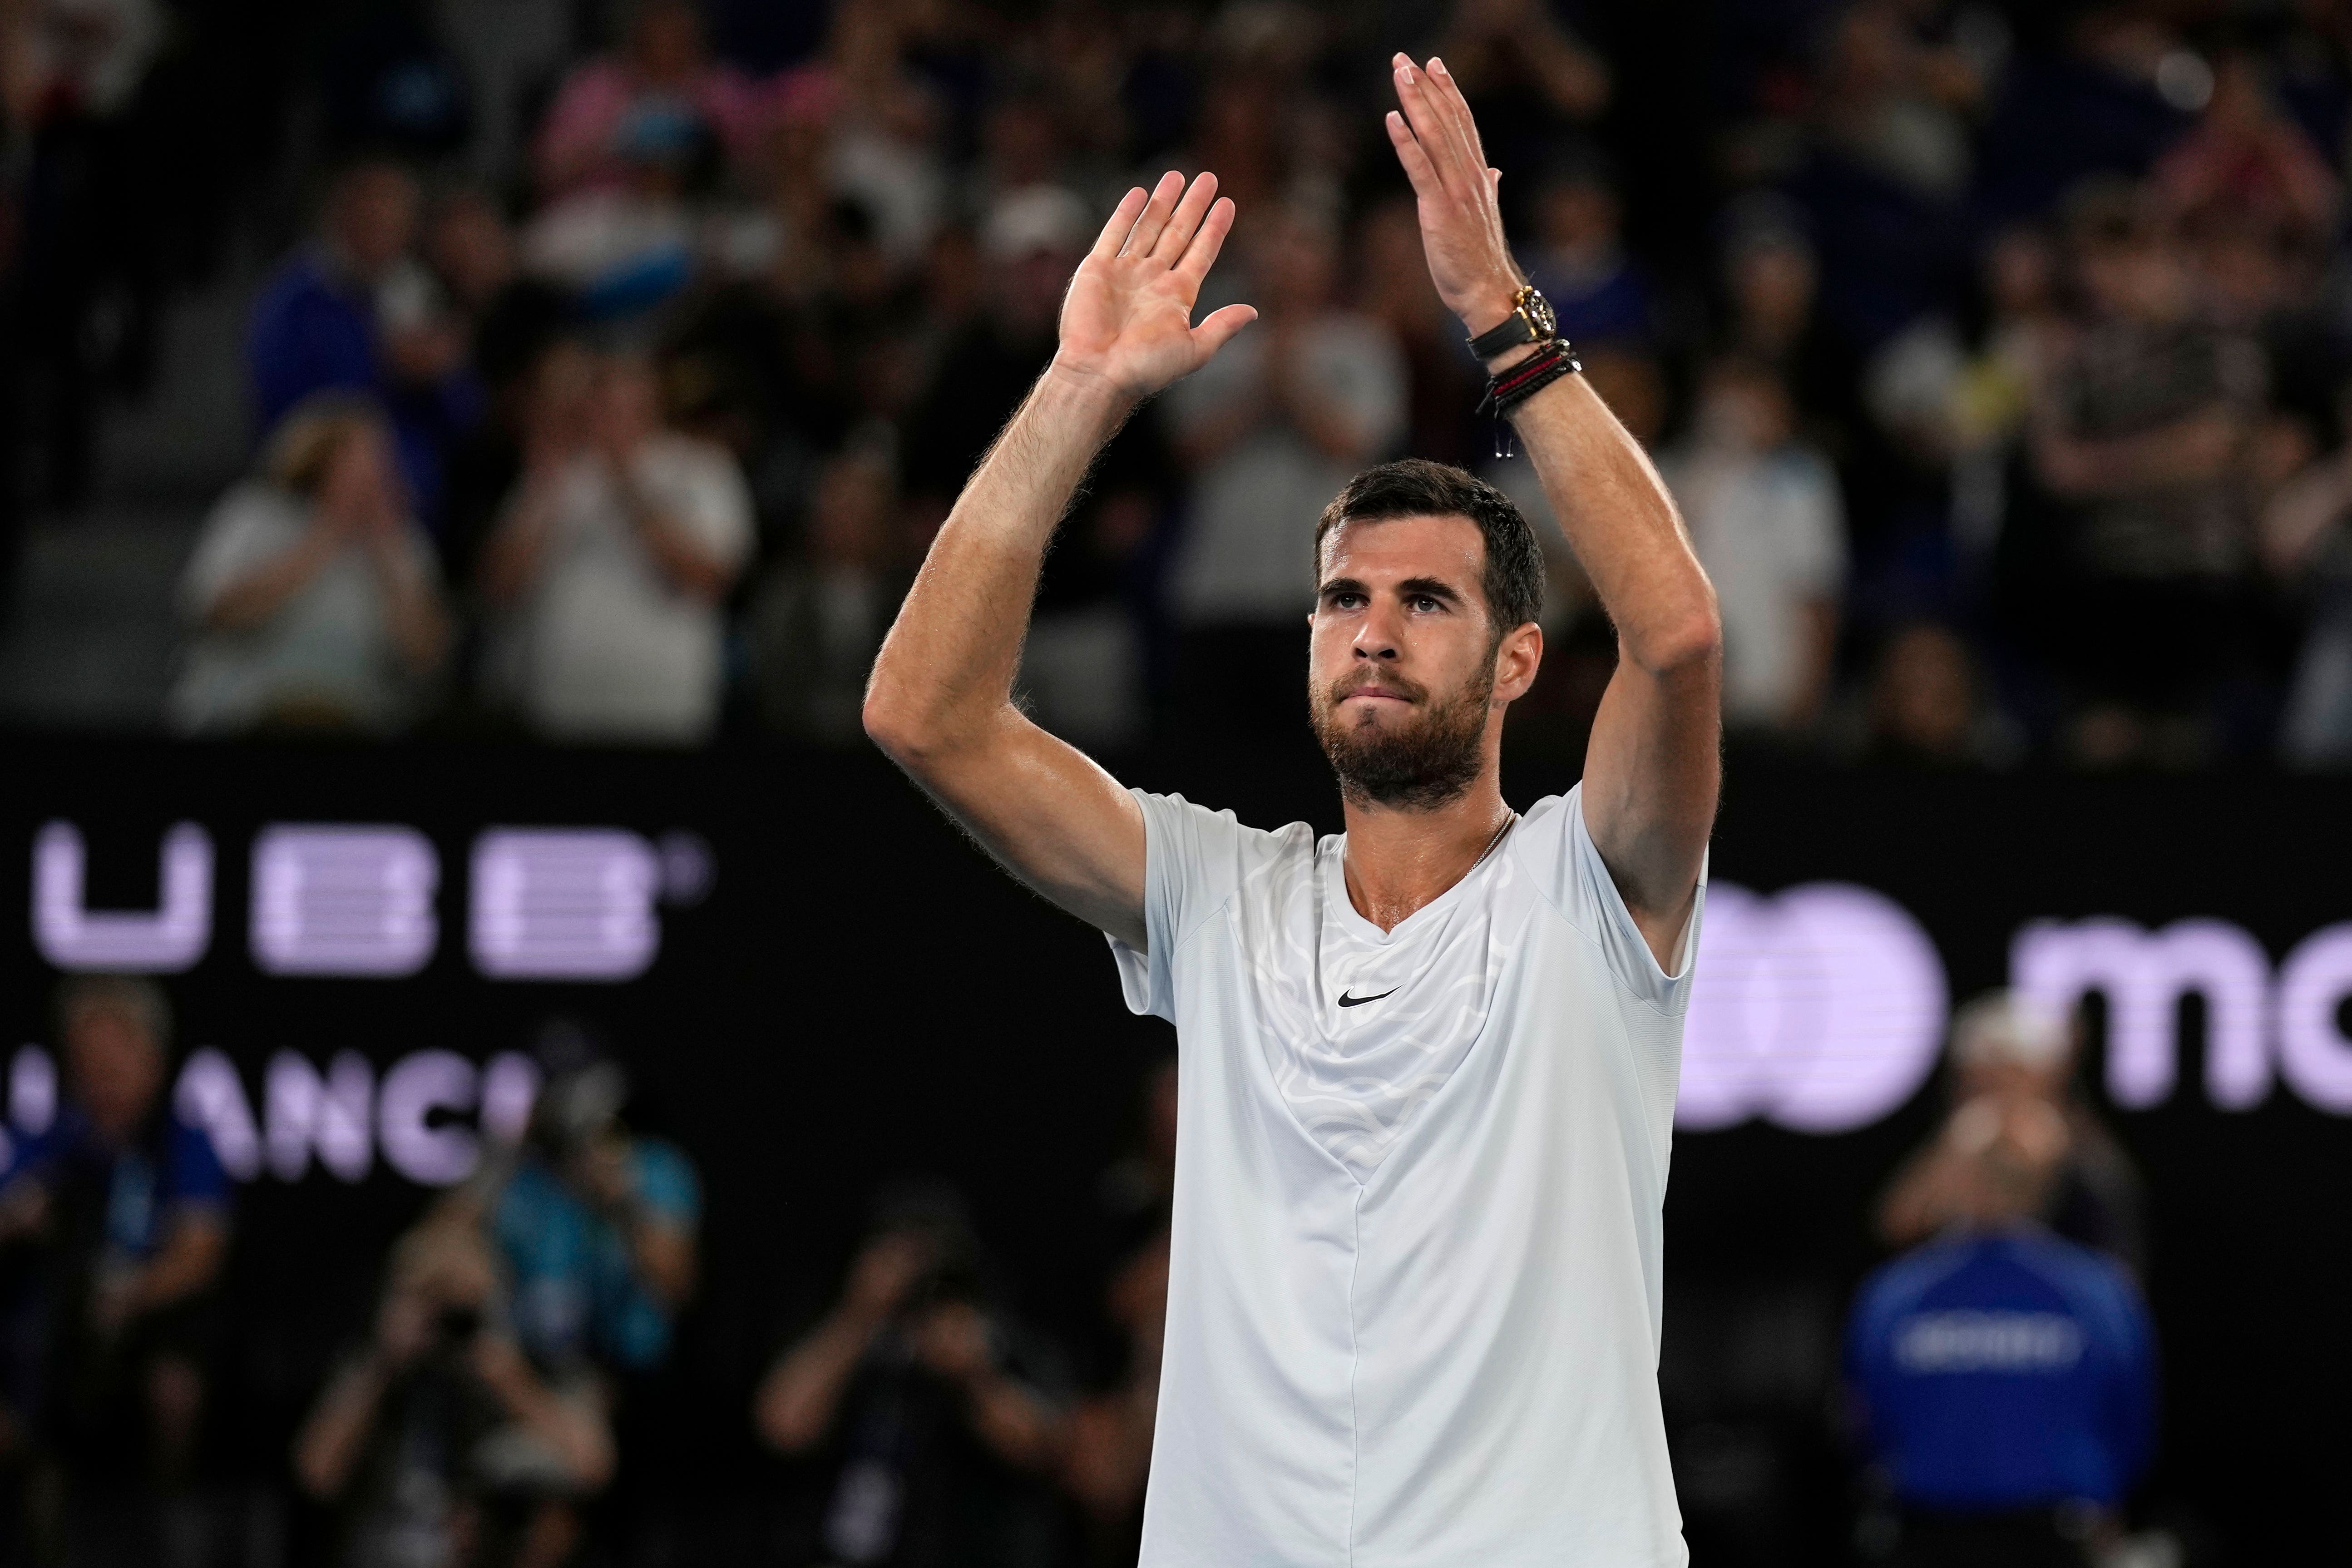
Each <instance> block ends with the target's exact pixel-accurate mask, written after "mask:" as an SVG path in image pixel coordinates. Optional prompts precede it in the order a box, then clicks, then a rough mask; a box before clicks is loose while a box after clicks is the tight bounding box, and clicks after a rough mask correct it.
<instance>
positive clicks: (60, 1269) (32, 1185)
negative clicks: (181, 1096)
mask: <svg viewBox="0 0 2352 1568" xmlns="http://www.w3.org/2000/svg"><path fill="white" fill-rule="evenodd" d="M58 1028H59V1031H60V1033H61V1035H62V1037H63V1040H64V1045H65V1057H66V1079H65V1095H64V1097H63V1100H62V1101H61V1102H60V1103H58V1104H57V1105H56V1106H55V1108H54V1111H53V1113H52V1114H51V1115H50V1116H49V1118H48V1120H47V1125H46V1126H32V1127H27V1126H26V1125H24V1124H23V1122H21V1121H20V1122H19V1124H18V1129H17V1131H18V1136H17V1137H16V1140H15V1142H14V1149H13V1152H12V1153H11V1155H10V1157H9V1159H8V1161H7V1163H6V1166H5V1173H0V1244H5V1245H9V1246H12V1247H28V1248H31V1249H32V1250H33V1251H34V1252H35V1254H36V1261H35V1267H34V1268H33V1270H32V1275H33V1279H34V1280H35V1284H34V1289H35V1291H36V1292H37V1299H38V1301H39V1307H38V1309H37V1314H36V1317H35V1319H34V1321H37V1322H38V1323H39V1324H40V1325H41V1326H40V1328H39V1330H38V1331H37V1335H38V1337H37V1341H36V1342H34V1343H32V1344H30V1345H27V1346H24V1347H22V1353H25V1354H26V1356H27V1359H29V1360H31V1361H32V1362H33V1363H34V1364H35V1365H36V1366H37V1372H36V1373H35V1377H36V1379H37V1384H36V1386H37V1394H36V1396H35V1399H34V1402H33V1412H34V1415H35V1426H36V1431H37V1436H38V1439H39V1443H40V1452H41V1454H42V1456H43V1458H44V1459H45V1460H47V1463H48V1465H49V1466H50V1467H52V1468H51V1469H50V1470H49V1473H48V1475H47V1480H46V1481H45V1482H44V1483H43V1484H44V1485H46V1486H47V1487H50V1488H54V1489H58V1490H60V1491H61V1493H62V1495H61V1497H54V1502H53V1506H54V1507H55V1508H56V1510H57V1512H56V1515H55V1525H56V1528H57V1529H58V1531H59V1532H60V1534H61V1536H62V1540H61V1542H58V1544H59V1545H60V1546H61V1547H62V1550H63V1552H64V1553H65V1555H66V1558H67V1560H68V1561H70V1562H75V1563H165V1564H177V1563H184V1562H185V1561H187V1557H186V1548H185V1546H184V1541H185V1532H186V1531H188V1530H189V1529H190V1528H191V1527H192V1526H193V1527H194V1528H198V1529H201V1528H202V1525H201V1520H202V1513H201V1505H200V1504H198V1503H197V1502H196V1501H195V1500H194V1494H193V1493H192V1490H191V1488H192V1485H193V1483H194V1481H195V1480H196V1479H197V1475H196V1467H197V1462H198V1458H199V1438H200V1436H201V1434H202V1431H203V1426H204V1421H205V1414H206V1410H205V1406H206V1403H207V1398H208V1394H209V1387H210V1375H211V1369H210V1367H209V1366H208V1364H207V1362H208V1351H209V1346H210V1342H211V1340H212V1338H213V1334H212V1330H213V1326H214V1325H213V1321H212V1318H213V1313H212V1303H213V1299H214V1293H215V1289H216V1287H217V1286H218V1285H219V1283H220V1280H221V1274H222V1269H223V1267H224V1265H225V1264H226V1260H227V1257H228V1241H229V1219H230V1210H231V1202H230V1188H229V1180H228V1176H227V1173H226V1172H224V1171H223V1170H222V1169H221V1163H220V1161H219V1159H218V1158H217V1157H215V1154H214V1152H213V1147H212V1143H211V1142H210V1141H209V1140H208V1139H207V1138H206V1137H205V1134H204V1133H203V1132H202V1131H198V1130H197V1129H196V1128H194V1127H192V1126H190V1125H188V1124H187V1123H186V1122H184V1121H182V1120H181V1119H180V1117H179V1114H178V1112H177V1111H176V1110H173V1107H172V1106H171V1105H170V1104H169V1103H168V1098H167V1096H166V1094H165V1086H166V1084H167V1082H168V1075H167V1071H166V1069H167V1068H168V1067H169V1052H170V1047H171V1032H172V1017H171V1008H170V1005H169V1003H168V1002H167V1001H166V1000H165V998H164V995H163V991H162V990H161V989H160V988H159V987H158V986H156V985H155V984H154V983H153V982H152V981H148V980H139V979H125V978H116V977H110V976H99V975H88V976H81V977H79V978H76V979H73V980H69V981H68V982H66V984H64V986H63V987H62V988H61V989H60V991H59V994H58ZM53 1496H54V1494H53Z"/></svg>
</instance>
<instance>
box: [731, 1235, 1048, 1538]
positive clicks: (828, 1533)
mask: <svg viewBox="0 0 2352 1568" xmlns="http://www.w3.org/2000/svg"><path fill="white" fill-rule="evenodd" d="M1041 1362H1042V1358H1041V1356H1040V1355H1039V1354H1038V1352H1036V1351H1035V1349H1034V1347H1033V1346H1031V1345H1030V1344H1029V1343H1028V1342H1026V1341H1025V1339H1024V1337H1023V1336H1022V1335H1021V1334H1019V1333H1018V1332H1017V1331H1016V1330H1015V1329H1014V1327H1013V1324H1012V1323H1011V1321H1009V1320H1008V1319H1007V1318H1006V1317H1005V1316H1004V1315H1003V1313H1002V1312H1001V1311H1000V1310H996V1309H995V1308H994V1306H993V1304H992V1301H991V1300H990V1298H989V1295H988V1292H987V1290H986V1289H985V1288H984V1284H983V1273H982V1262H981V1257H980V1249H979V1242H978V1240H977V1238H976V1237H974V1236H973V1235H972V1233H971V1227H970V1226H969V1225H968V1223H967V1222H966V1221H965V1219H964V1217H963V1214H962V1209H961V1205H960V1204H959V1203H957V1202H956V1201H955V1199H954V1198H953V1195H952V1194H947V1193H943V1192H939V1191H936V1190H933V1189H929V1188H923V1189H918V1190H911V1191H908V1192H905V1193H901V1194H896V1195H894V1196H893V1197H891V1198H889V1199H887V1200H886V1202H885V1203H884V1204H883V1205H881V1211H880V1213H879V1215H877V1221H876V1224H875V1225H874V1226H873V1228H872V1230H871V1231H870V1232H869V1233H868V1235H867V1237H866V1241H865V1242H864V1244H863V1245H862V1246H861V1247H859V1249H858V1252H857V1256H856V1259H855V1261H853V1262H852V1263H851V1265H850V1269H849V1277H848V1279H847V1281H846V1283H845V1287H844V1289H843V1290H842V1294H841V1296H840V1299H839V1300H837V1301H836V1302H835V1303H834V1305H833V1306H832V1308H831V1309H830V1310H828V1311H826V1312H825V1314H824V1316H823V1317H822V1318H821V1319H819V1320H818V1321H817V1322H816V1324H815V1325H814V1327H813V1328H811V1329H810V1330H809V1331H807V1332H806V1333H804V1334H803V1335H802V1336H801V1337H800V1338H799V1339H797V1340H795V1341H794V1342H793V1344H792V1345H791V1346H790V1348H788V1349H787V1350H786V1351H785V1352H784V1353H783V1355H782V1357H781V1358H780V1359H779V1360H778V1361H777V1362H776V1363H775V1365H774V1366H773V1367H772V1369H771V1370H770V1371H769V1373H768V1375H767V1377H766V1378H765V1380H764V1381H762V1382H761V1384H760V1389H759V1393H758V1395H757V1397H756V1400H755V1402H754V1405H753V1419H754V1422H755V1424H756V1425H757V1426H758V1428H759V1432H760V1435H761V1436H762V1437H763V1438H765V1439H766V1440H767V1442H768V1444H769V1445H770V1446H771V1447H773V1448H774V1449H776V1450H777V1451H778V1452H779V1453H781V1454H782V1455H785V1456H786V1457H788V1458H794V1459H799V1460H802V1461H803V1462H804V1463H805V1464H807V1465H809V1466H810V1468H809V1469H808V1470H806V1471H804V1472H803V1473H804V1474H806V1475H807V1476H808V1479H811V1480H813V1481H814V1482H815V1488H814V1491H813V1492H812V1493H811V1494H810V1495H809V1497H808V1501H809V1502H810V1503H811V1504H813V1505H814V1506H813V1507H812V1508H811V1509H810V1510H808V1513H807V1515H806V1516H805V1517H803V1518H801V1519H798V1520H796V1521H794V1523H793V1527H792V1533H793V1540H792V1542H791V1544H792V1547H793V1549H794V1550H796V1551H799V1552H804V1553H806V1555H807V1558H808V1560H810V1561H816V1562H831V1563H888V1564H890V1565H891V1568H1012V1565H1013V1563H1019V1562H1023V1561H1026V1560H1027V1559H1026V1558H1025V1556H1024V1542H1035V1541H1037V1540H1038V1539H1039V1537H1040V1535H1041V1534H1042V1533H1043V1532H1044V1531H1047V1530H1049V1529H1050V1528H1051V1525H1050V1521H1051V1518H1052V1514H1053V1509H1052V1505H1051V1501H1050V1499H1049V1498H1048V1497H1047V1495H1046V1494H1045V1490H1044V1489H1043V1486H1042V1483H1041V1481H1040V1479H1039V1478H1040V1477H1042V1476H1043V1475H1044V1474H1045V1473H1046V1472H1048V1471H1049V1470H1050V1469H1051V1468H1052V1467H1053V1466H1054V1465H1055V1461H1056V1460H1057V1459H1058V1458H1059V1457H1060V1455H1061V1453H1062V1436H1063V1430H1064V1415H1063V1412H1062V1410H1061V1407H1060V1406H1059V1405H1058V1404H1056V1403H1055V1401H1053V1400H1052V1399H1050V1398H1048V1397H1047V1396H1046V1394H1045V1393H1044V1392H1043V1390H1042V1386H1041V1382H1042V1380H1041V1371H1042V1367H1041Z"/></svg>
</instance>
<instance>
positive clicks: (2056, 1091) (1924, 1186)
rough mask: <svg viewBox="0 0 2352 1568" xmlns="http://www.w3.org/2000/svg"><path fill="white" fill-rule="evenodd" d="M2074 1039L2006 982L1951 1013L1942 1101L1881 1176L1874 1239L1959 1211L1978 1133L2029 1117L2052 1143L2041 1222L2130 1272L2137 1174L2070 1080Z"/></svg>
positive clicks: (2140, 1256)
mask: <svg viewBox="0 0 2352 1568" xmlns="http://www.w3.org/2000/svg"><path fill="white" fill-rule="evenodd" d="M2075 1044H2076V1029H2075V1025H2074V1020H2073V1019H2071V1018H2069V1017H2066V1016H2063V1015H2060V1014H2057V1013H2053V1012H2052V1011H2050V1010H2049V1009H2047V1008H2044V1007H2042V1006H2040V1005H2036V1004H2035V1003H2034V1002H2033V1001H2032V999H2031V998H2029V997H2026V996H2022V995H2020V994H2018V993H2016V992H2014V991H1993V992H1988V993H1987V994H1984V995H1982V996H1979V997H1978V998H1977V999H1976V1000H1975V1001H1973V1002H1970V1003H1969V1005H1966V1006H1965V1007H1962V1008H1961V1009H1960V1010H1959V1011H1958V1013H1956V1014H1954V1015H1953V1016H1952V1029H1951V1037H1950V1043H1949V1045H1948V1046H1947V1047H1946V1049H1945V1053H1944V1058H1945V1062H1946V1064H1947V1066H1948V1069H1949V1089H1950V1094H1951V1100H1952V1111H1951V1114H1950V1115H1949V1116H1948V1117H1947V1118H1946V1119H1945V1121H1944V1125H1943V1126H1942V1128H1941V1129H1939V1130H1938V1131H1937V1134H1936V1136H1935V1138H1934V1139H1932V1140H1931V1141H1930V1142H1928V1143H1927V1145H1926V1146H1925V1147H1924V1148H1922V1149H1920V1150H1919V1151H1918V1152H1916V1153H1914V1154H1913V1155H1912V1156H1911V1158H1910V1159H1909V1160H1908V1161H1906V1163H1905V1164H1904V1166H1903V1168H1902V1169H1901V1170H1900V1171H1899V1172H1897V1173H1896V1174H1895V1180H1894V1181H1893V1182H1892V1183H1890V1184H1888V1186H1887V1189H1886V1194H1885V1197H1883V1198H1882V1199H1881V1200H1880V1202H1879V1205H1878V1230H1879V1237H1880V1239H1881V1240H1883V1241H1885V1243H1886V1244H1887V1246H1889V1247H1897V1248H1901V1247H1911V1246H1914V1245H1916V1243H1918V1242H1920V1241H1923V1240H1925V1239H1927V1237H1931V1236H1934V1235H1936V1234H1937V1232H1940V1231H1942V1230H1945V1229H1946V1228H1948V1227H1949V1226H1952V1225H1954V1224H1956V1223H1958V1222H1959V1221H1962V1220H1964V1219H1966V1218H1967V1216H1968V1213H1969V1179H1970V1176H1969V1173H1970V1172H1971V1171H1972V1170H1973V1169H1974V1168H1975V1165H1976V1163H1977V1161H1978V1160H1979V1157H1980V1156H1981V1155H1982V1153H1983V1152H1984V1146H1985V1144H1986V1142H1988V1140H1989V1138H1990V1136H1991V1135H1992V1133H1993V1132H1994V1131H1998V1130H1999V1129H2000V1128H2002V1127H2005V1126H2017V1125H2020V1124H2031V1125H2035V1126H2040V1127H2044V1128H2047V1129H2048V1130H2049V1131H2050V1133H2051V1136H2052V1137H2053V1139H2054V1140H2056V1141H2057V1142H2059V1143H2060V1144H2062V1145H2063V1148H2062V1150H2061V1152H2058V1154H2057V1155H2056V1158H2055V1175H2054V1176H2053V1179H2052V1180H2051V1182H2050V1183H2049V1184H2048V1186H2047V1188H2046V1191H2045V1192H2044V1194H2043V1196H2042V1202H2041V1205H2040V1213H2039V1217H2040V1219H2041V1221H2042V1224H2044V1225H2046V1226H2049V1227H2050V1229H2051V1230H2053V1232H2055V1233H2056V1234H2058V1235H2060V1236H2062V1237H2065V1238H2066V1239H2068V1240H2070V1241H2076V1242H2080V1243H2082V1244H2083V1245H2084V1246H2086V1247H2095V1248H2097V1249H2098V1250H2100V1251H2102V1252H2105V1253H2108V1254H2111V1255H2112V1256H2114V1257H2115V1258H2118V1259H2120V1260H2121V1261H2122V1262H2123V1263H2124V1264H2125V1265H2126V1266H2127V1267H2128V1268H2132V1269H2133V1270H2134V1271H2135V1272H2137V1271H2139V1270H2141V1269H2142V1268H2144V1267H2145V1265H2146V1262H2147V1252H2146V1238H2145V1236H2144V1235H2143V1232H2142V1226H2141V1196H2140V1180H2139V1174H2138V1172H2137V1170H2135V1169H2134V1168H2133V1165H2132V1163H2131V1158H2130V1156H2129V1155H2127V1154H2126V1153H2125V1152H2124V1150H2123V1146H2122V1145H2121V1144H2120V1143H2118V1142H2116V1138H2115V1135H2114V1134H2113V1133H2112V1132H2110V1131H2107V1129H2106V1127H2105V1124H2104V1123H2102V1122H2101V1121H2100V1120H2099V1118H2098V1115H2097V1113H2096V1112H2095V1110H2093V1109H2092V1108H2091V1106H2090V1105H2089V1103H2088V1102H2087V1101H2086V1100H2084V1097H2083V1096H2082V1094H2081V1093H2080V1092H2079V1090H2078V1089H2077V1088H2076V1087H2075V1079H2074V1065H2075Z"/></svg>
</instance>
